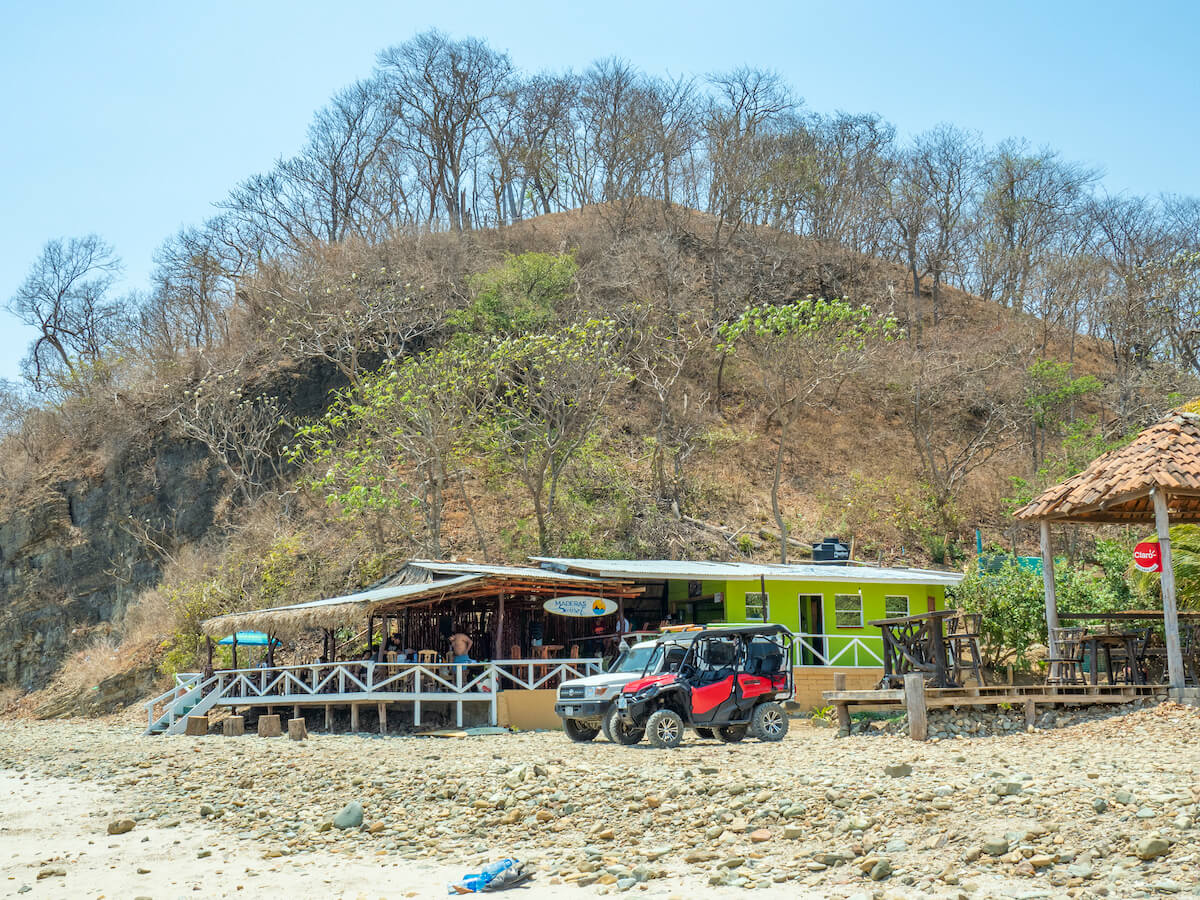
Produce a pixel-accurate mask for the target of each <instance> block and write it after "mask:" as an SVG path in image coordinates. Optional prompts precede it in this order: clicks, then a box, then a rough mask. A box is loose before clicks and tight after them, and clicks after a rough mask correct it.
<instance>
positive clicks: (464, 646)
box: [450, 631, 475, 663]
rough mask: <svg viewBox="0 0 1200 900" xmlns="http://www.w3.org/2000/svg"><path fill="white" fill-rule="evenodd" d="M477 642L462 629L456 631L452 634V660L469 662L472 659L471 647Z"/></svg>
mask: <svg viewBox="0 0 1200 900" xmlns="http://www.w3.org/2000/svg"><path fill="white" fill-rule="evenodd" d="M474 645H475V642H474V641H473V640H471V639H470V638H469V637H467V635H465V634H463V633H462V632H461V631H456V632H454V634H452V635H450V652H451V654H452V659H451V661H452V662H456V663H469V662H472V659H471V647H473V646H474Z"/></svg>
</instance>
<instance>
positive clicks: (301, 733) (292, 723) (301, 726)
mask: <svg viewBox="0 0 1200 900" xmlns="http://www.w3.org/2000/svg"><path fill="white" fill-rule="evenodd" d="M288 737H290V738H291V739H292V740H293V741H303V740H305V739H307V738H308V726H307V724H305V721H304V720H303V719H288Z"/></svg>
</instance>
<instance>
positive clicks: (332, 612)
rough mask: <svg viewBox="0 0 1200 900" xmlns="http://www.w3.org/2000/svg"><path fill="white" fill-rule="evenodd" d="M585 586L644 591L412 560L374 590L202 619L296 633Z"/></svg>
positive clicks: (513, 569)
mask: <svg viewBox="0 0 1200 900" xmlns="http://www.w3.org/2000/svg"><path fill="white" fill-rule="evenodd" d="M572 591H586V592H587V593H588V594H589V595H600V596H606V597H629V596H633V595H635V594H638V593H640V592H641V588H638V587H635V586H633V585H632V584H631V583H630V582H629V581H627V580H618V579H601V578H591V577H588V576H584V575H565V574H563V573H561V572H549V571H547V570H545V569H540V568H535V567H533V566H490V565H476V564H474V563H443V562H440V561H436V560H413V561H411V562H409V563H407V564H406V565H405V566H404V567H403V568H402V569H401V570H400V571H399V572H397V573H396V574H394V575H392V576H390V577H389V578H387V579H385V580H384V581H382V582H380V583H379V584H376V585H374V586H372V587H371V588H370V589H369V590H366V591H361V592H359V593H357V594H347V595H345V596H342V597H329V598H327V599H324V600H312V601H309V602H308V603H294V604H291V605H289V606H275V607H271V608H268V609H252V610H246V611H244V612H235V613H229V614H227V615H224V616H215V617H214V618H211V619H205V620H204V621H203V622H201V623H200V629H201V631H203V632H204V633H205V634H207V635H209V636H210V637H218V636H224V635H226V634H229V633H231V632H233V631H263V632H267V633H268V634H272V635H275V636H278V637H292V636H295V635H298V634H301V633H303V632H306V631H313V630H316V629H319V628H337V627H339V626H341V625H346V624H351V623H354V622H359V623H361V622H362V621H363V620H364V619H366V618H367V617H369V616H377V615H383V614H385V613H392V612H396V611H397V610H400V609H403V608H405V607H406V606H414V605H427V604H430V603H436V602H438V601H440V600H446V599H468V598H475V597H480V596H495V597H499V595H500V594H506V595H539V594H540V595H554V594H560V593H570V592H572Z"/></svg>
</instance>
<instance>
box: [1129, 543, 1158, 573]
mask: <svg viewBox="0 0 1200 900" xmlns="http://www.w3.org/2000/svg"><path fill="white" fill-rule="evenodd" d="M1133 564H1134V565H1135V566H1137V567H1138V568H1139V569H1141V570H1142V571H1143V572H1161V571H1162V548H1161V547H1160V546H1159V545H1158V542H1157V541H1142V542H1141V543H1140V544H1138V545H1137V546H1136V547H1134V548H1133Z"/></svg>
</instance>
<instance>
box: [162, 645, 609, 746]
mask: <svg viewBox="0 0 1200 900" xmlns="http://www.w3.org/2000/svg"><path fill="white" fill-rule="evenodd" d="M602 671H603V668H602V666H601V661H600V660H599V659H500V660H493V661H491V662H477V663H474V662H473V663H377V662H367V661H349V662H336V663H309V664H305V665H298V666H272V667H260V668H253V669H225V670H222V671H220V672H217V673H215V674H214V675H213V676H212V677H211V678H209V679H207V680H206V681H204V682H203V683H201V680H200V678H201V676H199V675H187V676H177V677H176V684H175V687H173V688H171V690H169V691H166V692H164V693H163V694H160V695H159V696H158V697H155V698H153V699H152V700H150V701H148V702H147V703H146V721H147V729H146V730H147V733H153V732H155V731H166V732H169V733H174V732H175V731H177V730H179V729H178V728H177V727H176V726H177V724H179V723H181V722H182V717H183V716H185V715H186V714H187V713H188V712H189V711H191V710H193V709H199V707H200V706H204V708H205V709H206V710H207V709H208V708H211V707H212V706H276V705H277V706H286V705H312V704H314V703H322V704H344V703H362V702H370V701H376V702H381V703H392V702H411V703H412V704H413V724H414V725H420V724H421V704H422V703H423V702H424V703H453V704H455V707H456V720H457V722H458V724H459V726H461V725H462V722H463V704H464V703H470V702H476V703H487V704H488V706H489V714H488V720H489V722H490V723H491V724H493V725H495V724H496V719H497V715H496V695H497V694H498V692H499V691H500V690H501V688H509V689H512V688H517V689H524V690H538V689H544V688H546V687H548V686H551V685H553V684H555V683H557V681H558V680H560V679H567V678H586V677H587V676H589V675H596V674H599V673H600V672H602Z"/></svg>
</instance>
